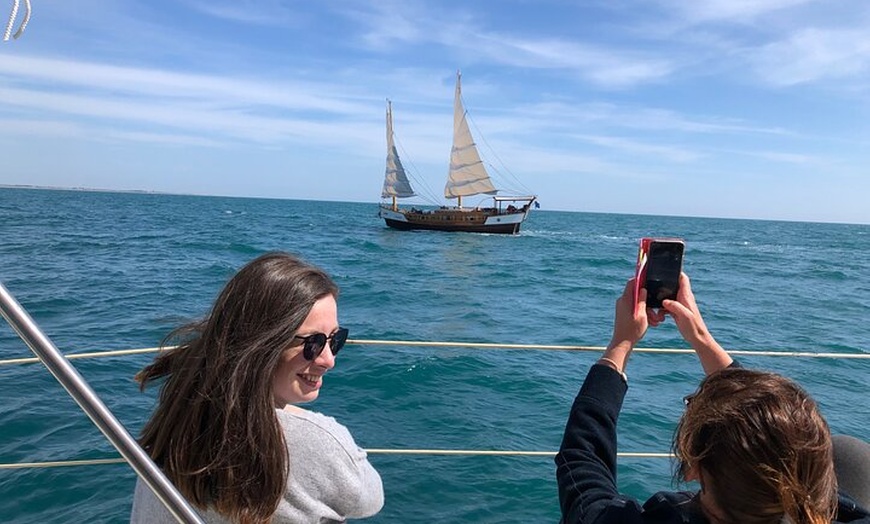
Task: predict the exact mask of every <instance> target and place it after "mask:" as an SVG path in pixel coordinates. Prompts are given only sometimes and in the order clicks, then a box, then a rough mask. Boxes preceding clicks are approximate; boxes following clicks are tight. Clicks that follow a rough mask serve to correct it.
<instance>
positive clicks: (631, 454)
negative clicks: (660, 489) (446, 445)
mask: <svg viewBox="0 0 870 524" xmlns="http://www.w3.org/2000/svg"><path fill="white" fill-rule="evenodd" d="M365 452H366V453H368V454H370V455H441V456H482V457H483V456H498V457H554V456H556V452H555V451H522V450H488V449H377V448H375V449H367V450H365ZM616 456H617V457H622V458H674V457H675V455H673V454H672V453H657V452H637V451H626V452H618V453H617V454H616ZM124 463H125V460H124V459H123V458H120V457H118V458H105V459H88V460H55V461H46V462H19V463H8V464H0V470H4V469H35V468H62V467H75V466H104V465H108V464H124Z"/></svg>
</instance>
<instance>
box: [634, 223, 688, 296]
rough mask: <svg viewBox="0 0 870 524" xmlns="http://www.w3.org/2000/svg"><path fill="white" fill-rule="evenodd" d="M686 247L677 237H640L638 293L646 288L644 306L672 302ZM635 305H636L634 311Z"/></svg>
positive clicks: (678, 284) (677, 287)
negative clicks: (666, 301) (664, 301)
mask: <svg viewBox="0 0 870 524" xmlns="http://www.w3.org/2000/svg"><path fill="white" fill-rule="evenodd" d="M685 247H686V244H685V242H683V240H682V239H680V238H642V239H641V240H640V248H639V250H638V262H637V272H636V273H637V274H636V277H637V282H636V287H635V291H636V292H635V301H636V300H637V291H639V290H640V288H641V287H643V288H646V291H647V295H646V306H647V307H651V308H660V307H662V301H663V300H675V299H676V298H677V291H679V289H680V273H681V272H682V270H683V251H684V250H685ZM636 309H637V302H635V310H636Z"/></svg>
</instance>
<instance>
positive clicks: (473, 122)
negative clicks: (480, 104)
mask: <svg viewBox="0 0 870 524" xmlns="http://www.w3.org/2000/svg"><path fill="white" fill-rule="evenodd" d="M460 97H461V98H462V104H463V105H462V107H468V106H466V105H465V97H464V96H462V95H460ZM465 118H466V120H469V121H470V122H471V125H473V126H474V130H475V131H477V136H478V137H480V140H482V141H483V143H484V144H485V145H486V148H487V150H488V151H489V152H490V153H491V154H492V156H493V158H495V159H496V160H497V161H498V163H499V164H501V167H502V168H503V169H504V170H505V171H506V172H507V174H509V175H510V176H511V178H512V179H513V181H514V183H516V184H517V185H518V186H519V187H520V189H522V190H523V191H524V192H525V193H526V194H527V195H531V194H533V193H532V190H531V189H529V188H528V187H526V185H525V184H523V183H522V181H520V179H519V178H517V176H516V175H514V174H513V172H512V171H511V170H510V168H508V166H507V164H505V163H504V161H503V160H502V159H501V157H499V156H498V153H497V152H496V151H495V148H493V147H492V146H491V145H489V142H488V141H487V140H486V136H484V134H483V132H482V131H481V130H480V128H479V127H477V122H475V121H474V117H472V116H471V113H469V112H468V110H467V109H466V110H465ZM490 166H492V167H493V168H495V167H496V166H495V165H494V164H492V163H490ZM495 172H496V173H498V174H499V175H500V176H501V174H502V173H501V171H500V170H498V169H495ZM502 178H504V177H502Z"/></svg>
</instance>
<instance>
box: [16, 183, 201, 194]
mask: <svg viewBox="0 0 870 524" xmlns="http://www.w3.org/2000/svg"><path fill="white" fill-rule="evenodd" d="M0 189H46V190H51V191H90V192H95V193H141V194H145V195H174V194H177V193H166V192H164V191H155V190H151V189H100V188H94V187H64V186H35V185H28V184H0ZM190 196H196V195H190Z"/></svg>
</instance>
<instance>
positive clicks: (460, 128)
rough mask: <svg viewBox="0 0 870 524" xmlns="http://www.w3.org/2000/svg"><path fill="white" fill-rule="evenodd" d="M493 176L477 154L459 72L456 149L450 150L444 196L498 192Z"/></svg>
mask: <svg viewBox="0 0 870 524" xmlns="http://www.w3.org/2000/svg"><path fill="white" fill-rule="evenodd" d="M497 192H498V190H496V188H495V186H493V185H492V182H491V181H490V179H489V175H488V174H487V172H486V168H485V167H484V165H483V162H481V160H480V155H479V154H478V153H477V146H476V145H475V143H474V138H473V137H472V136H471V130H470V129H469V128H468V121H467V120H466V119H465V108H464V107H462V87H461V86H460V75H459V73H456V95H455V97H454V99H453V149H452V150H451V152H450V173H449V174H448V175H447V185H446V186H444V196H445V197H447V198H456V197H463V196H469V195H478V194H481V193H486V194H488V195H493V194H495V193H497Z"/></svg>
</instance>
